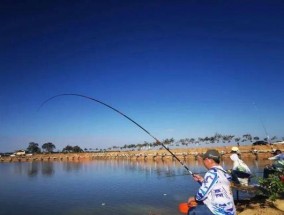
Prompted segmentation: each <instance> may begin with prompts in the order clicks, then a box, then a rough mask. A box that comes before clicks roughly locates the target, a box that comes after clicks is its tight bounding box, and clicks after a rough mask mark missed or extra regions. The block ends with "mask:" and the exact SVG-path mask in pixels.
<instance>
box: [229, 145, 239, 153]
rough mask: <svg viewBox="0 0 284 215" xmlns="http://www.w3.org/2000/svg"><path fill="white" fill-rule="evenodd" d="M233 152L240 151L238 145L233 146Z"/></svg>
mask: <svg viewBox="0 0 284 215" xmlns="http://www.w3.org/2000/svg"><path fill="white" fill-rule="evenodd" d="M231 150H232V152H238V151H239V148H238V147H236V146H234V147H232V149H231Z"/></svg>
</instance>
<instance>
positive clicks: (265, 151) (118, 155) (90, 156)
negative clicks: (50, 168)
mask: <svg viewBox="0 0 284 215" xmlns="http://www.w3.org/2000/svg"><path fill="white" fill-rule="evenodd" d="M208 148H215V149H217V150H218V151H219V152H220V153H221V154H222V157H223V158H226V157H229V155H230V152H231V148H232V146H222V147H221V146H219V147H218V146H216V147H214V145H210V146H209V145H208V147H198V148H180V149H171V148H170V151H171V152H172V153H173V154H174V155H175V156H177V157H178V158H179V159H181V160H186V159H194V158H195V157H196V155H197V154H202V153H205V152H206V150H207V149H208ZM276 149H280V150H282V151H284V144H277V145H276V144H275V145H262V146H252V145H246V146H240V147H239V150H240V152H241V156H242V158H252V159H266V158H268V157H270V156H272V154H271V152H272V150H276ZM94 159H137V160H138V159H139V160H171V159H174V158H173V156H172V155H171V154H170V153H169V152H168V151H167V150H165V149H159V150H139V151H107V152H88V153H87V152H84V153H52V154H35V155H29V156H28V155H23V156H12V157H11V156H8V157H1V158H0V162H30V161H36V160H38V161H53V160H54V161H56V160H62V161H63V160H65V161H83V160H94Z"/></svg>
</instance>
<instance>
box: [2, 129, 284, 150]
mask: <svg viewBox="0 0 284 215" xmlns="http://www.w3.org/2000/svg"><path fill="white" fill-rule="evenodd" d="M260 140H261V139H260V138H259V137H258V136H252V135H251V134H244V135H242V136H241V137H237V136H235V135H222V134H219V133H215V135H213V136H206V137H198V138H184V139H179V140H177V141H176V140H175V139H174V138H166V139H164V140H163V141H161V142H162V143H163V144H164V145H165V146H167V147H171V148H179V147H190V146H195V147H198V146H201V145H204V144H205V146H206V145H209V144H214V146H219V144H220V143H222V144H228V145H232V143H234V144H235V145H237V146H240V145H243V144H244V143H246V144H247V143H253V142H254V141H260ZM263 141H265V142H267V143H268V144H271V143H272V142H277V141H284V137H281V138H278V137H276V136H273V137H272V138H270V139H269V138H268V137H266V138H264V139H263ZM159 147H160V145H159V143H157V142H147V141H144V143H138V144H129V145H124V146H112V147H108V148H105V149H99V148H84V149H82V148H81V147H80V146H78V145H76V146H70V145H67V146H65V147H64V148H63V149H62V150H57V151H55V150H56V146H55V144H53V143H51V142H47V143H44V144H42V146H41V147H40V144H39V143H36V142H30V143H29V144H28V147H27V148H26V149H25V150H24V149H15V151H16V152H17V151H25V152H26V153H31V154H40V153H80V152H104V151H120V150H132V151H133V150H145V149H159ZM6 153H11V152H6ZM0 154H5V153H4V152H2V153H0Z"/></svg>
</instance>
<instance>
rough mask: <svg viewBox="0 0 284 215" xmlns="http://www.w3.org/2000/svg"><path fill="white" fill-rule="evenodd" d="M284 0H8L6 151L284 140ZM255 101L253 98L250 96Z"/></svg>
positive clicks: (1, 113)
mask: <svg viewBox="0 0 284 215" xmlns="http://www.w3.org/2000/svg"><path fill="white" fill-rule="evenodd" d="M283 11H284V2H283V1H280V0H279V1H221V0H219V1H212V0H208V1H202V0H201V1H190V0H186V1H164V0H163V1H155V0H152V1H138V0H131V1H123V0H122V1H112V0H110V1H87V0H82V1H72V0H70V1H69V0H68V1H67V0H66V1H36V0H34V1H13V0H12V1H4V2H1V13H0V18H1V27H0V31H1V32H0V33H1V40H0V46H1V47H0V71H1V79H0V101H1V106H0V152H5V151H14V150H17V149H25V148H27V146H28V143H29V142H36V143H39V145H40V146H41V145H42V144H43V143H46V142H52V143H54V144H55V145H56V147H57V149H62V148H63V147H65V146H66V145H73V146H75V145H79V146H81V147H82V148H85V147H86V148H107V147H109V146H114V145H116V146H123V145H124V144H137V143H143V142H144V141H148V142H152V141H153V139H152V138H151V137H150V136H149V135H147V134H146V133H145V132H144V131H143V130H141V129H140V128H138V127H137V126H135V125H134V124H133V123H131V122H129V121H128V120H127V119H125V118H123V117H122V116H120V115H119V114H117V113H115V112H113V111H111V110H110V109H107V108H106V107H104V106H102V105H100V104H97V103H95V102H91V101H88V100H85V99H82V98H79V97H59V98H56V99H54V100H52V101H51V102H49V103H48V104H46V105H45V106H44V107H43V108H42V109H41V110H40V111H37V109H38V107H39V106H40V104H41V103H42V102H43V101H44V100H46V99H47V98H49V97H51V96H54V95H57V94H61V93H79V94H83V95H86V96H90V97H93V98H96V99H99V100H102V101H103V102H105V103H107V104H109V105H112V106H114V107H115V108H117V109H119V110H120V111H122V112H123V113H125V114H126V115H128V116H129V117H131V118H133V119H134V120H135V121H137V122H138V123H139V124H141V125H142V126H143V127H145V128H146V129H147V130H149V131H150V132H151V133H152V134H153V135H154V136H155V137H157V138H158V139H160V140H163V139H165V138H171V137H173V138H175V139H176V140H178V139H180V138H191V137H194V138H197V137H205V136H211V135H214V134H215V133H216V132H218V133H221V134H234V135H236V136H238V135H243V134H245V133H251V134H252V135H254V136H259V137H261V138H264V137H265V131H264V128H263V127H262V124H261V121H263V124H264V126H265V127H266V129H267V131H268V133H269V135H270V136H274V135H276V136H277V137H279V138H282V137H284V131H283V128H284V125H283V124H284V112H283V110H284V100H283V98H284V71H283V68H284V25H283V20H284V12H283ZM254 103H255V104H256V105H254Z"/></svg>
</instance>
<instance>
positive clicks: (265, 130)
mask: <svg viewBox="0 0 284 215" xmlns="http://www.w3.org/2000/svg"><path fill="white" fill-rule="evenodd" d="M253 105H254V107H255V109H256V111H257V113H258V117H259V121H260V123H261V125H262V127H263V129H264V132H265V135H266V137H267V140H268V142H269V143H270V139H269V135H268V132H267V129H266V127H265V126H264V123H263V121H262V119H261V116H260V113H259V110H258V108H257V106H256V103H255V102H253Z"/></svg>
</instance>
